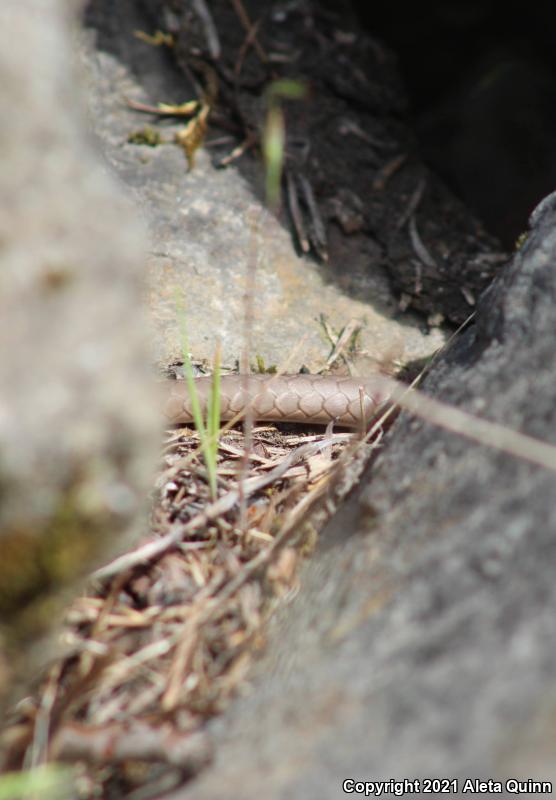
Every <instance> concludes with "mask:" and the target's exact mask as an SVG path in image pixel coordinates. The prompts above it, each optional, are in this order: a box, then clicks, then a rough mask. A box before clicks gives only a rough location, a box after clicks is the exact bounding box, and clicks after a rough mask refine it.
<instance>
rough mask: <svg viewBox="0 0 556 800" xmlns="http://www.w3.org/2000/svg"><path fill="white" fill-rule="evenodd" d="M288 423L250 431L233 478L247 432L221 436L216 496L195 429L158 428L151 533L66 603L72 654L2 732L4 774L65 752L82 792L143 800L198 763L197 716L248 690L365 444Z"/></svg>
mask: <svg viewBox="0 0 556 800" xmlns="http://www.w3.org/2000/svg"><path fill="white" fill-rule="evenodd" d="M292 431H293V428H290V430H289V431H287V430H277V429H276V428H275V427H271V426H265V427H254V429H253V431H252V434H251V437H252V445H251V449H250V455H249V459H248V466H249V471H248V473H247V474H245V475H244V474H243V472H242V470H243V462H244V460H245V457H244V448H243V434H242V433H241V432H240V431H238V430H229V431H227V432H225V433H224V434H223V435H222V437H221V440H220V444H219V448H218V465H217V484H218V499H217V500H216V501H213V500H212V498H211V494H210V488H209V483H208V480H207V474H206V467H205V466H204V462H203V459H202V457H201V455H200V448H199V438H198V435H197V432H196V431H195V430H192V429H189V428H181V429H177V430H172V431H168V432H167V436H166V440H165V442H164V447H163V452H162V458H161V467H160V471H159V475H158V479H157V482H156V497H155V500H154V502H153V506H152V513H151V531H150V533H149V536H148V538H147V539H146V540H145V541H143V542H140V543H139V544H138V546H137V548H135V549H134V550H133V551H131V552H129V553H127V554H126V555H124V556H123V557H122V558H120V559H118V560H117V561H115V562H113V563H112V564H111V565H108V566H107V568H105V569H104V570H101V571H100V572H99V573H98V574H99V576H100V578H101V579H102V580H97V582H96V583H97V589H96V590H95V591H91V592H89V593H88V594H86V595H85V596H83V597H81V598H79V599H78V600H76V601H75V602H74V603H73V605H72V606H71V608H70V609H69V610H68V612H67V617H66V628H65V635H66V638H69V639H70V640H71V646H72V652H71V654H70V655H68V656H67V657H65V658H64V659H63V660H60V662H59V663H57V664H55V665H54V667H53V668H52V669H51V671H50V673H49V676H48V678H47V680H46V681H45V682H44V683H43V685H42V686H41V687H39V688H38V690H37V692H36V694H35V695H34V696H33V697H30V698H28V699H27V700H26V702H25V703H24V704H22V705H21V707H20V709H19V714H18V717H17V719H16V720H15V722H14V725H13V726H12V727H11V728H10V729H9V730H8V732H7V735H6V736H5V741H7V742H8V743H9V746H10V747H11V758H10V762H11V767H12V768H16V769H17V768H21V766H22V765H23V764H25V765H27V766H32V765H40V764H44V763H45V762H48V761H50V760H52V759H54V760H55V759H59V760H66V761H70V762H72V763H79V764H80V765H81V766H80V768H79V780H78V782H77V784H78V786H79V792H80V794H81V796H82V797H109V796H111V795H112V794H114V793H115V792H119V794H117V796H120V797H121V796H126V797H127V796H128V793H129V792H132V794H131V795H129V796H134V794H133V792H134V790H135V788H137V787H141V795H140V796H141V797H149V796H158V794H159V793H160V792H161V790H163V789H164V788H168V785H175V784H176V783H179V782H181V781H183V780H184V779H185V778H186V777H187V776H189V775H191V774H194V773H195V772H197V771H198V770H199V769H201V768H202V766H203V765H204V764H206V763H207V762H208V761H209V760H210V758H211V746H210V741H209V739H208V738H207V735H206V733H204V731H203V727H204V723H205V722H206V720H208V719H209V718H211V717H213V716H214V715H216V714H219V713H221V712H222V711H223V710H224V709H225V708H226V706H227V705H228V703H229V702H230V700H231V698H232V697H233V696H234V695H235V694H236V693H237V692H238V691H239V690H241V687H242V686H243V685H244V684H245V681H246V678H247V676H248V673H249V669H250V666H251V664H252V661H253V659H254V658H256V657H257V654H258V653H259V652H260V651H261V649H262V648H263V647H264V644H265V627H266V624H267V621H268V619H269V616H270V614H271V613H272V611H273V609H274V608H275V607H276V605H277V604H278V603H279V602H280V601H282V600H284V599H286V600H287V599H288V598H289V597H291V596H292V595H293V594H295V592H296V589H297V581H298V577H297V575H298V567H299V563H300V561H301V560H302V559H303V557H304V556H306V555H307V554H308V553H309V552H310V551H311V550H312V548H313V545H314V542H315V539H316V535H317V532H318V530H319V529H320V527H322V525H323V524H324V522H325V521H326V519H327V518H328V517H329V516H330V514H331V513H333V511H334V510H335V508H336V507H337V505H338V502H339V501H340V500H341V499H342V497H344V496H345V495H346V493H347V492H348V491H349V490H350V488H351V487H352V486H353V484H354V483H355V482H356V480H357V478H358V477H359V475H360V472H361V469H362V467H363V464H364V462H365V461H366V459H367V458H368V456H369V454H370V452H371V450H372V449H373V447H375V446H376V444H375V445H372V446H371V445H369V444H368V443H366V442H362V441H360V440H357V439H356V438H354V436H353V435H352V434H347V433H322V432H318V433H314V434H304V435H303V434H302V435H300V434H299V433H298V432H297V431H295V432H292ZM242 505H243V507H244V513H243V514H242V513H241V507H242ZM149 787H150V788H149ZM137 790H138V789H137ZM150 790H152V795H151V794H150Z"/></svg>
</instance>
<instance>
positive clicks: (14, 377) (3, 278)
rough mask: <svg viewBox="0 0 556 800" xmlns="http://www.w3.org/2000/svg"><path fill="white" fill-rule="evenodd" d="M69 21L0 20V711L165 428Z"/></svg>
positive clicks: (136, 493) (30, 667) (35, 12)
mask: <svg viewBox="0 0 556 800" xmlns="http://www.w3.org/2000/svg"><path fill="white" fill-rule="evenodd" d="M75 11H76V9H75V4H74V3H69V2H67V3H66V2H60V1H59V0H47V2H43V1H42V0H40V1H39V0H25V1H24V2H23V1H21V0H17V1H16V0H8V2H3V3H2V4H1V7H0V105H1V107H2V109H3V112H4V115H3V122H2V126H1V127H0V153H1V155H2V171H1V174H0V208H1V209H2V213H1V214H0V319H1V320H2V324H1V326H0V386H1V391H0V551H1V558H0V708H1V706H2V701H5V700H7V701H9V702H12V701H13V700H14V699H15V698H16V696H17V693H16V690H15V688H14V685H13V683H12V679H13V678H14V677H17V679H18V680H19V679H26V678H27V677H28V676H29V675H30V674H32V673H33V672H34V670H35V668H36V667H37V666H38V665H39V664H41V663H44V660H45V657H46V655H47V651H46V650H45V647H44V642H43V641H42V639H43V634H44V633H45V632H46V631H48V630H49V629H50V628H51V627H52V625H53V624H55V623H56V621H57V620H58V619H59V617H60V604H59V596H60V594H61V593H63V592H64V590H65V589H66V587H67V586H74V585H75V580H76V578H77V577H78V576H79V575H83V574H84V573H85V572H86V571H87V570H89V569H90V568H91V567H92V566H93V565H94V564H96V563H98V561H99V559H100V558H102V559H105V558H107V557H108V554H109V553H110V552H111V551H113V550H115V549H121V548H122V547H123V546H124V544H125V537H124V534H125V533H126V532H129V530H130V526H131V525H132V524H133V523H134V521H136V518H137V511H138V509H140V508H142V507H143V502H144V499H145V495H146V490H147V489H148V487H149V482H150V478H151V470H152V467H153V455H154V450H153V445H154V442H155V438H154V437H155V434H156V431H157V429H158V427H159V420H158V414H157V412H156V411H155V410H154V407H153V404H152V400H153V381H152V375H151V374H150V371H149V366H150V365H149V355H148V349H147V346H146V335H145V329H146V324H145V319H144V317H143V313H142V311H141V301H142V293H143V290H142V284H141V277H142V271H143V268H144V263H145V257H144V249H145V244H146V242H145V238H144V234H143V232H142V230H141V228H140V227H139V225H138V224H137V223H136V222H135V219H134V218H135V217H136V216H137V212H136V210H134V209H132V208H131V207H130V205H129V204H128V203H126V202H124V200H123V192H122V191H121V189H120V187H119V186H118V185H117V183H116V181H115V180H114V179H113V178H112V177H110V176H109V174H108V173H107V170H106V168H105V167H104V166H103V165H102V164H101V161H100V159H99V157H98V155H97V154H96V152H95V149H94V147H93V146H92V142H91V140H90V134H88V133H87V130H86V125H85V124H84V113H83V104H82V98H81V97H80V94H79V75H78V74H77V73H76V70H77V67H76V64H75V63H74V59H73V57H72V52H71V39H72V23H73V22H75V20H74V19H73V17H74V14H75ZM131 401H132V402H131Z"/></svg>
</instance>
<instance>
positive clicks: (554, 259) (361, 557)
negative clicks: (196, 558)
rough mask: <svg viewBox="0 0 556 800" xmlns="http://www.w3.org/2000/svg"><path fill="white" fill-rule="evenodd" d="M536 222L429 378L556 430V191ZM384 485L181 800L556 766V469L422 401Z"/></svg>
mask: <svg viewBox="0 0 556 800" xmlns="http://www.w3.org/2000/svg"><path fill="white" fill-rule="evenodd" d="M533 220H534V222H535V226H534V229H533V231H532V232H531V234H530V235H529V238H528V240H527V241H526V242H525V244H524V245H523V246H522V249H521V250H520V251H519V252H517V253H516V254H515V256H514V258H513V261H512V262H511V264H510V265H509V266H508V267H507V268H506V269H505V270H504V272H503V273H502V274H501V276H500V278H499V279H498V280H497V281H496V282H495V284H494V285H493V286H492V288H491V289H490V290H489V291H488V292H487V294H486V295H485V296H484V297H483V299H482V301H481V303H480V306H479V308H478V311H477V318H476V322H475V324H474V325H473V326H472V327H470V328H469V329H468V330H467V331H466V332H465V333H463V334H462V335H461V336H460V337H459V338H458V339H457V341H456V342H455V343H454V345H453V346H452V347H451V348H450V349H449V351H448V352H447V353H446V354H445V355H444V356H443V357H442V359H441V360H439V362H438V363H437V365H436V366H435V368H434V370H433V371H432V372H431V374H430V376H429V378H428V380H427V382H426V384H425V386H424V387H423V389H424V391H425V392H427V393H430V394H433V395H434V396H436V397H437V398H440V399H442V400H444V401H446V402H448V403H451V404H454V405H456V406H458V407H461V408H463V409H465V410H467V411H470V412H473V413H476V414H479V415H481V416H484V417H485V418H487V419H489V420H493V421H496V422H499V423H502V424H504V425H506V426H508V427H510V428H513V429H516V430H519V431H522V432H524V433H527V434H529V435H531V436H534V437H537V438H539V439H541V440H543V441H545V442H550V441H552V442H554V440H555V434H554V430H555V428H556V348H555V347H554V330H556V270H555V268H554V264H555V263H556V212H555V210H554V205H553V203H544V207H542V208H540V209H539V211H538V212H537V214H536V215H534V216H533ZM554 467H555V471H556V455H555V459H554ZM366 483H367V486H366V488H364V489H362V490H361V491H360V493H359V494H358V496H356V497H354V498H353V499H352V500H351V502H350V503H348V504H347V505H346V507H345V508H344V509H343V510H342V511H341V512H340V514H339V515H337V517H336V518H334V519H333V520H332V521H331V523H330V524H329V525H328V527H327V529H326V530H325V532H324V534H323V536H322V539H321V543H320V549H319V551H318V553H317V554H316V556H315V557H314V558H313V559H312V560H311V561H310V562H309V563H308V564H307V566H306V569H305V574H304V577H303V591H302V592H301V594H300V595H299V597H298V598H297V599H296V600H295V601H294V603H293V606H291V607H290V608H289V609H287V610H284V611H283V613H282V614H281V617H280V619H279V620H277V622H276V624H275V627H274V633H273V636H272V638H271V643H270V648H269V651H268V653H267V654H266V656H265V657H264V658H263V660H262V662H261V663H260V664H259V666H258V669H257V677H256V680H255V683H254V687H253V688H252V691H251V693H250V695H249V696H247V697H245V698H243V699H242V700H241V701H239V702H238V703H237V704H236V706H235V707H234V708H233V709H232V710H231V712H230V714H229V715H228V718H227V719H225V720H224V721H223V722H222V721H220V722H218V723H216V724H215V725H214V726H213V733H214V735H215V738H216V741H217V744H218V748H217V752H218V757H217V760H216V763H215V764H214V765H213V767H212V769H211V770H209V771H208V772H207V773H205V774H204V775H203V776H202V777H201V778H200V779H199V780H198V781H197V782H195V783H194V784H193V785H192V786H191V787H190V788H189V789H186V790H183V791H181V792H178V793H176V795H175V796H174V797H175V800H177V798H180V800H181V799H182V798H183V799H185V798H189V797H195V798H196V800H199V799H200V800H208V798H216V797H221V796H222V791H223V787H225V790H226V793H228V794H229V795H230V796H234V797H237V798H242V800H248V799H249V798H255V797H259V796H260V793H261V791H262V790H263V787H264V795H265V797H267V798H272V799H274V798H276V799H277V798H285V797H287V798H307V797H311V798H313V797H315V798H316V797H319V798H336V797H340V796H343V793H342V788H341V784H342V780H343V779H344V778H355V779H361V780H369V781H372V780H379V779H388V778H395V779H401V778H425V777H441V778H442V777H447V778H453V777H455V778H460V779H461V778H463V777H469V776H471V777H473V776H477V777H479V776H480V777H486V778H489V777H490V778H493V779H498V780H502V781H503V780H505V779H507V778H520V779H527V778H532V779H535V780H541V779H544V780H555V779H556V769H555V767H554V765H555V763H556V760H555V749H556V748H555V745H554V737H553V728H554V718H555V716H554V715H555V714H556V684H555V680H554V675H555V674H556V614H555V609H556V582H555V581H554V566H555V564H556V510H555V507H554V492H555V490H556V474H555V472H552V471H549V470H546V469H543V468H540V467H537V466H534V465H532V464H530V463H527V462H524V461H519V460H517V459H515V458H513V457H511V456H510V455H507V454H505V453H504V452H500V451H495V450H492V449H490V448H488V447H485V446H482V445H479V444H473V443H470V442H469V441H466V440H464V439H463V438H460V437H458V436H455V435H453V434H450V433H448V432H445V431H442V430H440V429H439V428H437V427H435V426H433V425H431V424H428V423H424V422H422V421H419V420H415V419H410V418H409V417H407V416H406V415H402V417H401V418H400V419H399V420H398V422H397V423H396V425H395V426H394V428H393V429H392V431H391V433H390V435H389V436H388V438H387V441H386V442H385V446H384V451H383V452H382V454H381V455H380V456H379V458H378V459H377V461H376V463H375V464H374V466H373V468H372V469H371V470H370V472H369V474H368V475H367V480H366ZM462 785H463V784H462V783H461V781H460V788H461V787H462ZM387 796H393V795H392V794H391V793H390V794H388V795H387Z"/></svg>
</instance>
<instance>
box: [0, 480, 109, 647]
mask: <svg viewBox="0 0 556 800" xmlns="http://www.w3.org/2000/svg"><path fill="white" fill-rule="evenodd" d="M80 488H81V487H80V486H79V485H76V486H72V487H71V488H70V489H68V490H67V491H66V492H65V494H64V495H63V497H62V498H61V501H60V503H59V505H58V508H57V509H56V511H55V512H54V513H53V515H52V516H51V517H50V518H49V520H48V521H47V522H46V523H45V524H44V525H43V526H42V528H39V527H36V528H23V527H18V528H14V529H12V530H5V531H3V532H2V536H1V538H0V542H1V546H2V558H1V559H0V620H2V623H1V630H2V634H3V638H4V640H5V642H6V643H7V645H8V647H10V646H11V645H16V644H18V643H21V642H23V641H28V640H30V639H31V638H35V637H37V636H39V635H40V634H42V633H44V632H46V631H47V630H48V629H49V628H51V627H52V626H53V625H54V624H55V622H56V621H57V619H58V618H59V614H58V605H59V599H58V598H59V597H60V596H63V594H64V590H65V589H67V587H68V586H71V584H73V583H74V582H75V581H76V580H77V579H78V578H79V577H81V576H83V575H84V574H86V572H87V571H88V570H89V569H90V568H91V566H92V565H93V564H94V563H95V561H96V559H97V557H98V554H99V552H100V551H101V550H102V548H103V544H104V542H105V540H106V538H107V537H108V536H113V535H114V528H115V526H116V525H117V524H118V522H120V523H121V520H117V518H116V517H115V516H114V515H113V514H110V513H109V512H107V511H103V510H100V511H97V512H96V513H95V514H90V513H89V514H88V513H86V512H85V511H84V508H83V503H82V502H80V496H81V495H82V493H81V492H80Z"/></svg>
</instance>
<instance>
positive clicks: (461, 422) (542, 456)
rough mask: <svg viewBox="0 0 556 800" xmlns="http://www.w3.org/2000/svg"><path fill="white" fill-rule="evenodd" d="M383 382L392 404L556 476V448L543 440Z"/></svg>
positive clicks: (386, 381)
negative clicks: (389, 392) (542, 468)
mask: <svg viewBox="0 0 556 800" xmlns="http://www.w3.org/2000/svg"><path fill="white" fill-rule="evenodd" d="M383 380H384V385H385V386H387V387H388V388H389V389H390V390H391V401H392V402H394V403H395V404H397V405H399V406H401V408H404V409H406V410H407V411H410V412H411V413H412V414H415V415H416V416H418V417H420V418H421V419H424V420H426V421H427V422H431V423H433V425H438V427H440V428H445V429H446V430H448V431H450V432H451V433H457V434H460V435H461V436H465V437H466V438H467V439H471V440H472V441H475V442H478V443H479V444H484V445H488V446H489V447H493V448H494V449H496V450H499V451H501V452H504V453H508V454H510V455H513V456H516V458H521V459H523V460H524V461H529V462H531V463H532V464H536V465H537V466H540V467H544V468H545V469H548V470H550V471H551V472H556V446H554V445H551V444H546V442H543V441H541V440H540V439H535V438H534V437H533V436H528V435H527V434H525V433H519V432H518V431H514V430H512V429H511V428H507V427H506V426H505V425H500V424H499V423H497V422H490V421H489V420H486V419H481V418H480V417H476V416H474V415H473V414H469V413H467V411H461V409H459V408H455V407H454V406H450V405H448V404H447V403H442V402H440V401H439V400H432V399H431V398H430V397H428V396H427V395H424V394H422V393H421V392H418V391H416V390H414V389H408V387H406V386H404V385H403V384H401V383H399V382H398V381H393V380H388V379H386V378H384V379H383Z"/></svg>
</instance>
